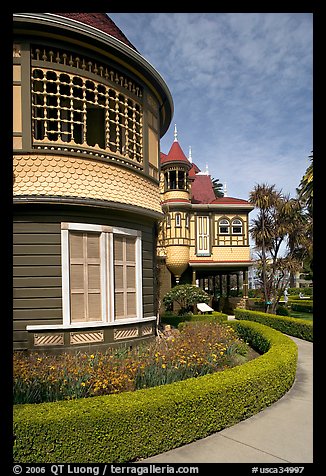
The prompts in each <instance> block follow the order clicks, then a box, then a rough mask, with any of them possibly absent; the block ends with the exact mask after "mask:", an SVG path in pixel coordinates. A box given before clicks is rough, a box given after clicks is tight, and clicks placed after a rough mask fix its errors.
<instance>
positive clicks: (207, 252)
mask: <svg viewBox="0 0 326 476" xmlns="http://www.w3.org/2000/svg"><path fill="white" fill-rule="evenodd" d="M200 222H201V223H200ZM205 222H206V223H205ZM205 226H206V233H205ZM210 228H211V225H210V216H209V215H197V216H196V255H197V256H211V237H210ZM200 231H201V232H200ZM205 238H206V240H207V247H206V248H205V247H204V246H203V247H202V248H200V247H199V243H200V241H202V243H204V242H205Z"/></svg>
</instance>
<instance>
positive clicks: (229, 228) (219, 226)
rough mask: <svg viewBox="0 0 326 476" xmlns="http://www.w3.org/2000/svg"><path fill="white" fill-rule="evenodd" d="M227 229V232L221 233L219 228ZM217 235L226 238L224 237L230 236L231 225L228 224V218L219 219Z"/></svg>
mask: <svg viewBox="0 0 326 476" xmlns="http://www.w3.org/2000/svg"><path fill="white" fill-rule="evenodd" d="M222 222H227V223H222ZM222 226H223V227H227V230H228V231H225V232H224V231H221V227H222ZM218 234H219V235H223V236H226V235H230V234H231V223H230V220H229V219H228V218H225V217H223V218H220V219H219V221H218Z"/></svg>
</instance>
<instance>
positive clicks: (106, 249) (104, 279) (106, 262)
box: [61, 222, 143, 327]
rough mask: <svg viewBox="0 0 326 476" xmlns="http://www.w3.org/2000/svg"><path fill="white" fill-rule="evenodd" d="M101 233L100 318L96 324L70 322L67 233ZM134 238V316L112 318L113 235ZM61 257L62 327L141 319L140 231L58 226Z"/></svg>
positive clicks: (91, 322)
mask: <svg viewBox="0 0 326 476" xmlns="http://www.w3.org/2000/svg"><path fill="white" fill-rule="evenodd" d="M70 231H79V232H86V233H87V232H96V233H100V269H101V271H100V273H101V277H100V279H101V300H102V312H101V314H102V319H101V320H99V321H75V322H72V321H71V308H70V252H69V232H70ZM115 234H116V235H125V236H133V237H135V238H136V241H135V261H136V265H135V280H136V283H135V287H136V316H135V317H126V318H123V317H122V318H121V317H119V318H116V317H115V295H114V294H115V289H114V251H113V239H114V235H115ZM61 257H62V315H63V325H64V326H65V327H93V326H101V325H103V324H113V323H124V322H135V320H138V319H142V318H143V305H142V302H143V297H142V240H141V232H140V231H138V230H132V229H128V228H121V227H115V226H106V225H95V224H89V223H66V222H63V223H61Z"/></svg>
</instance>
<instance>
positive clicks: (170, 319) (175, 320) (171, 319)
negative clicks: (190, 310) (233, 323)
mask: <svg viewBox="0 0 326 476" xmlns="http://www.w3.org/2000/svg"><path fill="white" fill-rule="evenodd" d="M227 320H228V316H227V314H223V313H222V312H217V311H213V312H212V314H183V315H182V316H177V315H175V314H171V313H168V314H167V313H164V314H163V315H162V316H161V322H162V324H169V325H171V326H173V327H178V326H179V324H180V323H181V322H189V321H202V322H218V323H223V322H227Z"/></svg>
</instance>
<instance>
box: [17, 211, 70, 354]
mask: <svg viewBox="0 0 326 476" xmlns="http://www.w3.org/2000/svg"><path fill="white" fill-rule="evenodd" d="M13 232H14V235H13V244H14V247H13V248H14V255H13V265H14V267H13V280H14V290H13V318H14V326H13V329H14V349H22V348H26V347H27V332H26V326H27V325H32V324H35V325H39V324H42V323H43V324H61V323H62V299H61V245H60V242H61V226H60V222H59V223H46V222H44V221H43V219H42V221H41V222H40V221H39V219H38V218H37V217H35V218H33V217H32V216H26V217H23V216H19V217H17V220H15V222H14V227H13Z"/></svg>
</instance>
